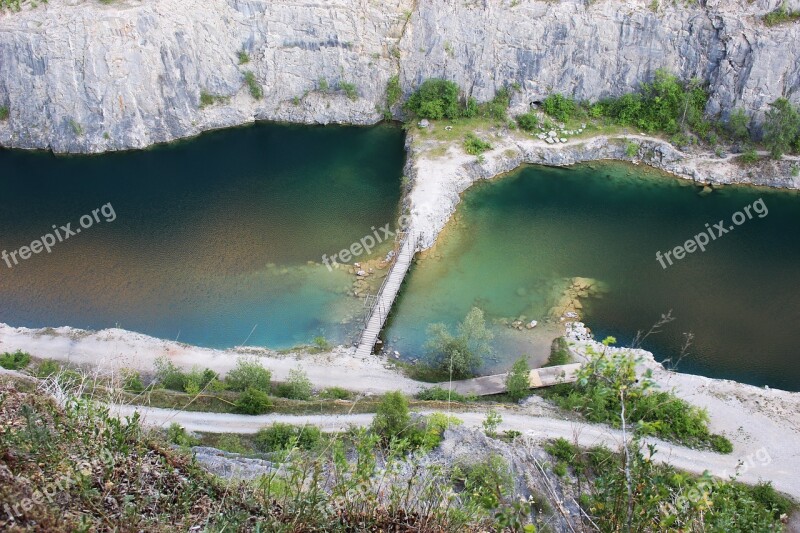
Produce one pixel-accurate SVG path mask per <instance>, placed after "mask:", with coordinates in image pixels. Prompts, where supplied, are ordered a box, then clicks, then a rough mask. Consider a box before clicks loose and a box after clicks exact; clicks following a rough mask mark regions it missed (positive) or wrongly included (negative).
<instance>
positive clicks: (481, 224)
mask: <svg viewBox="0 0 800 533" xmlns="http://www.w3.org/2000/svg"><path fill="white" fill-rule="evenodd" d="M698 191H699V189H698V188H697V187H696V186H694V185H693V184H692V183H691V182H686V181H683V180H678V179H672V178H669V177H665V176H663V175H660V174H656V173H655V172H652V171H647V170H646V169H644V168H642V167H634V166H630V165H622V164H595V165H584V166H577V167H574V168H569V169H553V168H543V167H527V168H524V169H522V170H520V171H518V172H515V173H513V174H511V175H509V176H507V177H504V178H502V179H498V180H495V181H492V182H488V183H480V184H477V185H475V186H474V187H472V188H471V189H469V190H468V191H467V192H466V193H465V195H464V199H463V202H462V204H461V205H460V206H459V208H458V211H457V214H456V218H455V219H454V222H453V224H451V225H449V226H448V228H447V231H446V232H445V233H444V234H443V236H442V238H441V240H440V242H439V243H438V244H437V246H436V248H435V249H434V250H433V252H432V253H431V254H428V255H427V256H426V257H424V258H422V259H420V260H418V262H417V264H416V265H415V266H414V267H413V269H412V271H411V274H410V276H409V278H408V279H407V281H406V285H405V287H404V289H403V293H402V296H401V298H400V300H399V302H398V306H397V307H396V308H395V312H394V315H393V317H392V319H391V323H390V327H389V329H388V331H387V332H386V334H385V338H386V340H387V341H388V343H389V345H391V346H392V347H393V349H398V350H400V351H401V353H402V354H403V355H404V356H405V357H408V358H416V357H420V356H421V355H422V354H423V353H424V348H423V345H424V341H425V337H426V335H425V330H426V327H427V325H428V324H429V323H431V322H445V323H447V324H450V325H453V324H455V323H456V322H457V321H458V320H460V319H462V318H463V317H464V315H466V313H467V312H468V311H469V309H470V307H472V306H473V305H477V306H479V307H481V308H482V309H483V310H484V311H485V312H486V314H487V317H488V318H489V319H490V320H492V321H497V320H498V319H500V318H514V317H518V316H519V315H524V316H525V317H526V319H527V320H531V319H536V320H539V321H540V322H542V323H541V324H540V325H539V326H538V327H537V328H536V329H534V330H532V332H531V331H527V330H525V331H523V332H519V331H515V330H512V329H510V328H508V327H507V326H503V325H499V324H497V323H494V325H493V328H494V330H495V332H496V334H497V338H496V341H495V348H496V354H495V357H496V360H495V361H493V362H490V363H489V364H487V370H491V369H494V368H507V367H508V366H509V361H511V360H513V359H516V358H517V357H519V356H520V355H523V354H524V355H527V356H529V358H530V359H531V360H532V361H534V362H541V361H542V360H544V359H546V357H547V353H546V352H547V342H545V341H546V340H548V339H549V337H548V334H549V332H547V331H544V330H546V329H547V327H548V326H547V325H546V324H544V323H543V320H544V319H545V318H546V315H547V312H548V309H549V308H550V306H551V305H552V303H553V295H554V294H558V293H559V292H560V289H561V288H563V286H564V280H565V279H568V278H573V277H576V276H580V277H586V278H594V279H596V280H599V281H600V282H602V284H603V286H604V288H605V290H606V291H607V292H605V293H603V294H602V295H601V296H600V297H595V298H589V299H587V300H584V301H583V304H584V306H585V308H584V309H583V312H584V316H583V318H584V320H585V322H586V323H587V324H588V325H589V326H590V327H592V328H593V330H594V333H595V334H596V336H597V337H598V338H603V337H604V336H606V335H614V336H615V337H616V338H617V339H618V341H619V343H620V344H628V343H630V342H631V340H632V339H633V337H634V336H635V334H636V332H637V330H647V329H649V327H650V326H651V325H652V324H654V323H655V322H656V321H657V320H658V319H659V317H660V316H661V314H662V313H667V312H669V311H670V310H671V311H672V315H673V316H674V317H675V320H674V321H673V322H671V323H670V324H668V325H666V326H665V327H664V328H663V330H662V332H661V333H659V334H657V335H653V336H651V337H650V338H648V339H647V341H646V342H645V343H644V347H645V348H648V349H650V350H652V351H653V352H654V353H655V354H656V357H657V358H659V359H665V358H668V357H676V356H677V355H678V354H679V353H680V346H681V344H682V342H683V338H684V337H683V335H682V334H683V333H685V332H692V333H693V334H694V341H693V344H692V346H691V347H690V350H689V352H690V355H689V356H688V357H687V358H685V359H684V360H683V362H682V363H681V365H680V366H679V369H680V370H683V371H687V372H693V373H700V374H704V375H708V376H713V377H725V378H732V379H736V380H740V381H744V382H748V383H753V384H758V385H763V384H767V385H770V386H772V387H779V388H783V389H788V390H800V365H798V362H800V361H799V359H800V358H798V349H797V341H796V338H795V330H796V327H795V325H796V324H798V323H800V290H798V281H797V280H798V279H800V243H799V242H798V238H797V235H798V231H800V195H798V193H796V192H787V191H772V190H762V189H754V188H747V187H725V188H722V189H719V190H716V191H715V192H713V193H712V194H710V195H705V196H704V195H700V194H698ZM759 198H761V199H763V201H764V204H765V205H766V207H767V208H768V214H767V215H766V216H764V217H763V218H759V217H758V216H755V211H754V209H753V208H751V213H753V214H754V217H753V218H752V220H747V221H745V222H744V223H743V224H742V225H740V226H738V227H736V229H735V230H734V231H730V232H729V233H727V234H725V235H723V236H721V237H719V238H718V240H715V241H713V242H711V243H710V244H709V245H708V246H707V248H706V251H705V252H702V253H701V252H699V251H697V252H695V253H693V254H690V255H687V256H686V257H684V258H683V259H682V260H680V261H677V262H675V264H673V265H672V266H668V268H667V269H663V268H662V267H661V266H660V264H659V263H658V261H657V260H656V252H657V251H661V252H662V253H663V252H665V251H667V250H671V249H672V248H674V247H675V246H677V245H680V244H683V243H684V242H685V241H686V240H687V239H689V238H691V237H692V236H693V235H695V234H698V233H700V232H702V231H704V230H705V223H707V222H708V223H710V224H711V225H713V224H715V223H717V221H718V220H721V219H724V220H725V221H726V223H725V225H726V226H730V225H731V223H730V220H731V217H732V215H733V214H734V213H735V212H737V211H739V210H741V209H742V208H743V207H744V206H745V205H749V204H752V203H753V202H754V201H756V200H758V199H759ZM553 326H555V325H552V326H551V327H553ZM540 328H544V330H541V329H540ZM556 329H558V328H556Z"/></svg>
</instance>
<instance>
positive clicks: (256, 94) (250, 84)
mask: <svg viewBox="0 0 800 533" xmlns="http://www.w3.org/2000/svg"><path fill="white" fill-rule="evenodd" d="M244 82H245V83H246V84H247V88H248V90H249V91H250V96H252V97H253V98H254V99H256V100H261V98H262V97H263V96H264V92H263V90H262V89H261V85H260V84H259V83H258V80H256V75H255V74H253V73H252V72H250V71H249V70H248V71H247V72H245V73H244Z"/></svg>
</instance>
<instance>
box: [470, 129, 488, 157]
mask: <svg viewBox="0 0 800 533" xmlns="http://www.w3.org/2000/svg"><path fill="white" fill-rule="evenodd" d="M491 149H492V145H491V144H489V143H488V142H486V141H484V140H483V139H481V138H480V137H478V136H477V135H475V134H474V133H467V135H466V136H465V137H464V151H465V152H467V153H468V154H470V155H480V154H482V153H483V152H486V151H488V150H491Z"/></svg>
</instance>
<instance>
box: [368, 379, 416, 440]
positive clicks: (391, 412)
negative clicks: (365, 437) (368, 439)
mask: <svg viewBox="0 0 800 533" xmlns="http://www.w3.org/2000/svg"><path fill="white" fill-rule="evenodd" d="M372 431H373V432H374V433H375V434H377V435H380V437H381V438H382V439H383V441H384V442H387V443H388V442H391V441H392V440H393V439H401V438H404V437H407V436H408V435H409V432H410V431H411V414H410V413H409V410H408V400H407V399H406V397H405V395H404V394H403V393H402V392H400V391H396V392H387V393H386V394H385V395H384V396H383V399H382V400H381V403H380V404H379V405H378V408H377V410H376V411H375V417H374V418H373V419H372Z"/></svg>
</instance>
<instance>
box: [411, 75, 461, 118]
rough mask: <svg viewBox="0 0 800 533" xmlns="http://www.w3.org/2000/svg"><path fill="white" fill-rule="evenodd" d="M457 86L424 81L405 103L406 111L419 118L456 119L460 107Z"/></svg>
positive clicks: (437, 80)
mask: <svg viewBox="0 0 800 533" xmlns="http://www.w3.org/2000/svg"><path fill="white" fill-rule="evenodd" d="M458 92H459V90H458V85H456V84H455V83H453V82H452V81H447V80H441V79H436V78H432V79H429V80H425V81H424V82H423V83H422V85H420V87H419V89H417V90H416V91H415V92H414V93H413V94H412V95H411V96H410V97H409V99H408V101H407V102H406V109H408V110H409V111H412V112H413V113H415V114H416V115H417V116H419V117H421V118H430V119H434V120H436V119H440V118H450V119H453V118H458V117H459V115H460V114H461V106H460V105H459V101H458Z"/></svg>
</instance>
